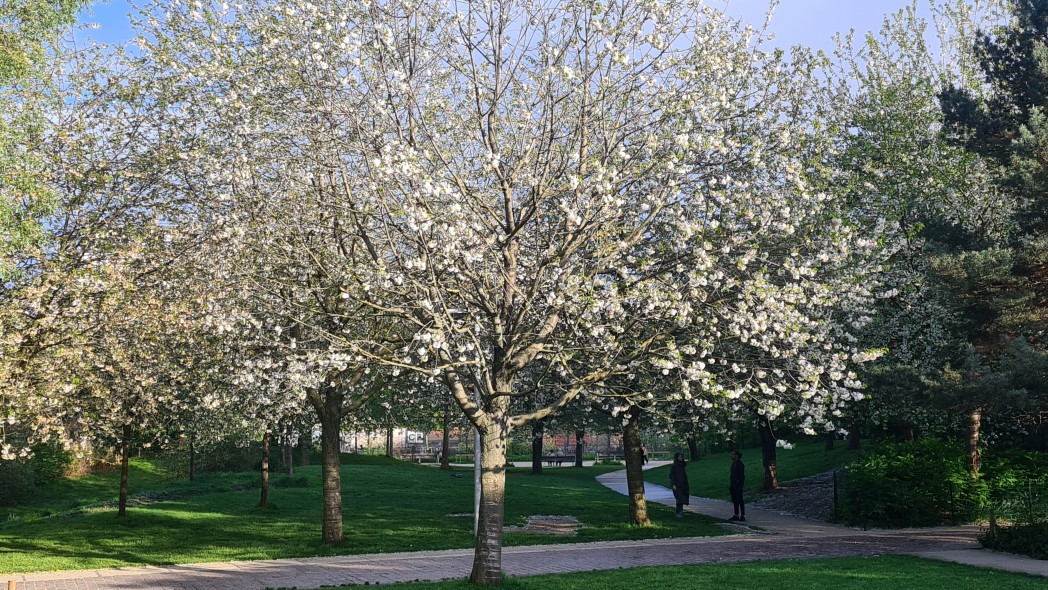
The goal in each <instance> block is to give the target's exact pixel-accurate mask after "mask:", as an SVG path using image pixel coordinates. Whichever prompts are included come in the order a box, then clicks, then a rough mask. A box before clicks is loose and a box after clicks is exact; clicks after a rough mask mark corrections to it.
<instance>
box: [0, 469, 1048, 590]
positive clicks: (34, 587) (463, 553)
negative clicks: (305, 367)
mask: <svg viewBox="0 0 1048 590" xmlns="http://www.w3.org/2000/svg"><path fill="white" fill-rule="evenodd" d="M598 479H599V480H600V481H601V483H603V484H604V485H606V486H608V487H610V488H612V489H616V490H618V491H624V490H625V475H624V473H623V472H618V473H614V474H607V475H605V476H601V477H600V478H598ZM645 492H646V494H647V498H648V501H649V502H663V503H672V502H673V499H672V494H671V493H670V492H669V490H668V489H666V488H664V487H662V486H655V485H652V484H647V487H646V489H645ZM688 509H689V511H691V512H699V513H703V514H709V515H712V516H719V517H725V516H728V515H730V513H731V506H730V504H728V503H727V502H721V501H717V500H709V499H705V498H692V503H691V505H690V506H689V507H688ZM747 518H748V522H747V523H746V525H752V527H751V526H737V525H735V526H733V530H734V531H735V532H737V534H734V535H730V536H724V537H703V538H685V539H661V540H646V541H613V542H597V543H575V544H567V545H540V546H528V547H506V548H504V549H503V551H502V566H503V570H504V571H505V572H506V573H507V574H508V575H510V576H528V575H536V574H553V573H565V572H575V571H590V570H603V569H617V568H624V567H639V566H664V565H680V564H693V563H694V564H698V563H729V562H743V561H755V560H763V559H806V558H812V557H838V556H861V555H884V554H912V555H920V556H925V557H931V558H935V559H944V560H948V561H957V562H960V563H970V564H972V565H978V566H981V567H996V568H1000V569H1008V570H1012V571H1020V572H1026V573H1031V574H1035V575H1042V576H1046V577H1048V561H1039V560H1035V559H1029V558H1024V557H1017V556H1012V555H1007V554H1000V553H993V552H990V551H986V550H983V549H980V548H978V545H977V544H976V542H975V536H976V534H977V533H978V529H977V528H975V527H949V528H932V529H908V530H894V531H860V530H856V529H849V528H844V527H837V526H833V525H829V524H826V523H821V522H817V521H812V520H806V519H801V518H796V517H792V516H789V515H785V514H779V513H775V512H772V511H767V510H760V509H756V508H752V509H751V508H748V509H747ZM756 527H759V529H758V528H756ZM472 564H473V550H472V549H462V550H451V551H421V552H415V553H388V554H373V555H348V556H339V557H318V558H302V559H280V560H269V561H244V562H227V563H204V564H192V565H177V566H155V567H127V568H116V569H103V570H82V571H73V572H52V573H35V574H0V590H3V587H2V582H5V581H14V582H15V588H16V590H66V589H75V590H147V589H148V590H264V589H266V588H291V587H296V588H301V589H308V588H319V587H321V586H325V585H337V584H391V583H396V582H410V581H415V580H443V579H454V578H466V577H467V576H468V575H469V572H470V569H471V567H472Z"/></svg>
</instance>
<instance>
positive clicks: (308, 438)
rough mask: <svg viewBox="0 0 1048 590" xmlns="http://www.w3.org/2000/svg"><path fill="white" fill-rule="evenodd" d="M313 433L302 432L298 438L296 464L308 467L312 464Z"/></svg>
mask: <svg viewBox="0 0 1048 590" xmlns="http://www.w3.org/2000/svg"><path fill="white" fill-rule="evenodd" d="M311 446H313V433H312V432H303V433H302V434H300V435H299V437H298V464H299V465H303V466H305V465H309V464H311V463H312V462H313V450H312V449H311V448H310V447H311Z"/></svg>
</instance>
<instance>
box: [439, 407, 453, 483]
mask: <svg viewBox="0 0 1048 590" xmlns="http://www.w3.org/2000/svg"><path fill="white" fill-rule="evenodd" d="M440 468H441V469H451V410H450V409H449V408H444V432H443V434H442V435H441V437H440Z"/></svg>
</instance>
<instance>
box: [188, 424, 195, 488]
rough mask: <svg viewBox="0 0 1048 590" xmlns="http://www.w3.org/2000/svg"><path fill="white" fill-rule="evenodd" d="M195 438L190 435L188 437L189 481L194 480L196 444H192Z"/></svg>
mask: <svg viewBox="0 0 1048 590" xmlns="http://www.w3.org/2000/svg"><path fill="white" fill-rule="evenodd" d="M194 438H195V437H194V436H193V434H192V433H190V435H189V481H193V480H195V479H196V444H194V443H193V439H194Z"/></svg>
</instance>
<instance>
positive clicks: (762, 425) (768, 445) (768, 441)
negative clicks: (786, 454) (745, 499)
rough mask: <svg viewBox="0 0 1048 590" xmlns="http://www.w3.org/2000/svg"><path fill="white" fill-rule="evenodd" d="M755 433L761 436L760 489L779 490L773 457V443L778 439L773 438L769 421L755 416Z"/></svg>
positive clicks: (767, 490)
mask: <svg viewBox="0 0 1048 590" xmlns="http://www.w3.org/2000/svg"><path fill="white" fill-rule="evenodd" d="M757 431H758V432H759V433H760V436H761V457H762V459H763V465H764V484H763V487H762V488H761V489H763V490H764V491H766V492H770V491H772V490H776V489H778V488H779V466H778V463H777V459H776V456H775V452H776V447H775V443H776V441H777V440H778V438H777V437H776V436H775V430H774V429H773V428H772V423H771V420H769V419H768V418H767V417H766V416H757Z"/></svg>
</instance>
